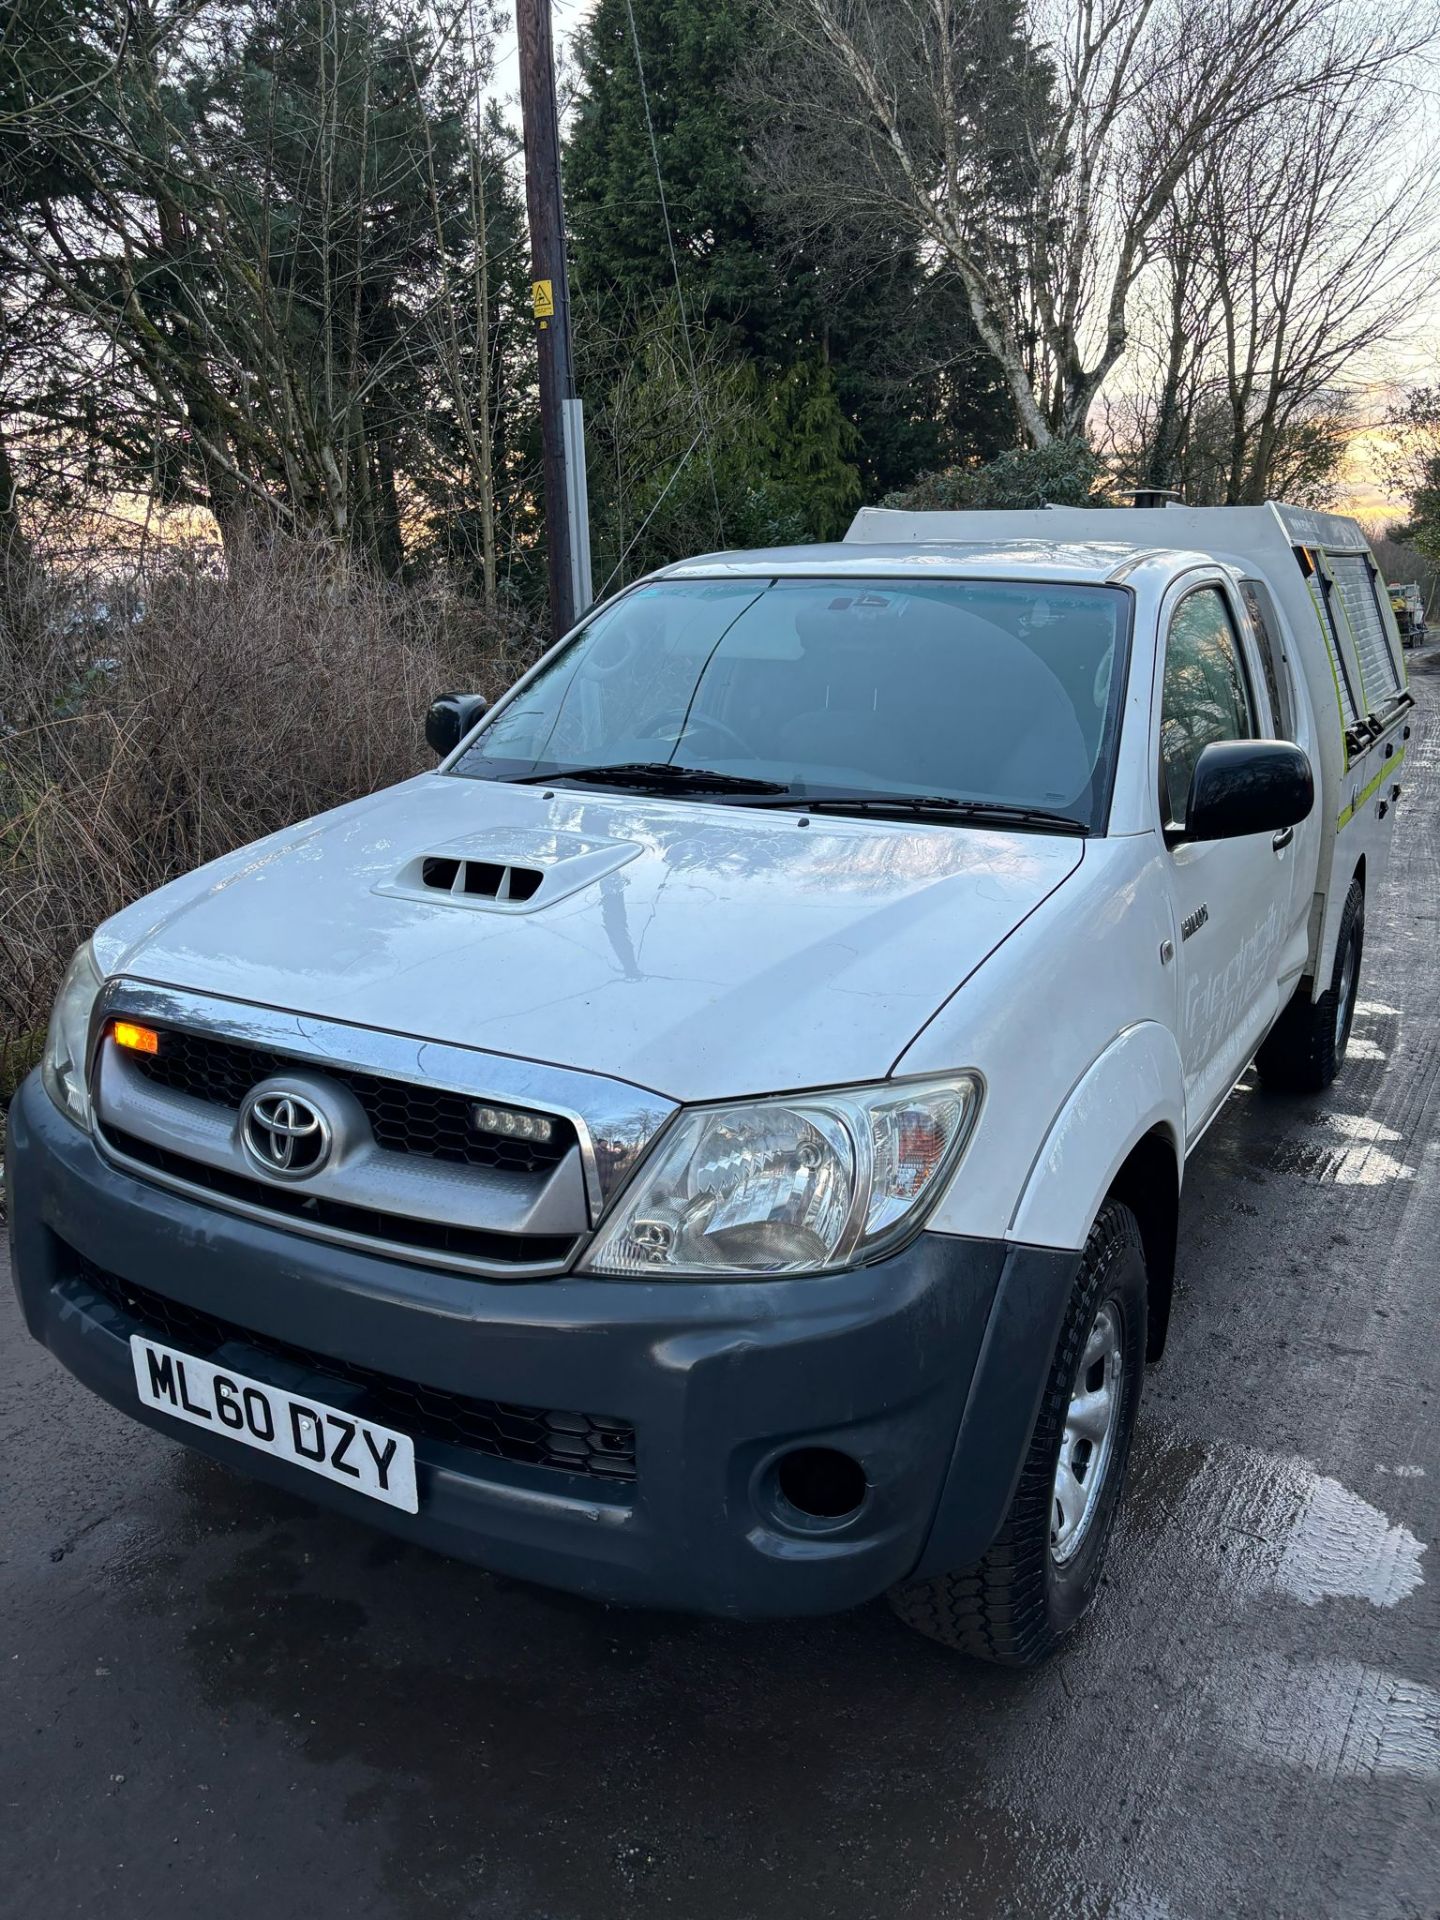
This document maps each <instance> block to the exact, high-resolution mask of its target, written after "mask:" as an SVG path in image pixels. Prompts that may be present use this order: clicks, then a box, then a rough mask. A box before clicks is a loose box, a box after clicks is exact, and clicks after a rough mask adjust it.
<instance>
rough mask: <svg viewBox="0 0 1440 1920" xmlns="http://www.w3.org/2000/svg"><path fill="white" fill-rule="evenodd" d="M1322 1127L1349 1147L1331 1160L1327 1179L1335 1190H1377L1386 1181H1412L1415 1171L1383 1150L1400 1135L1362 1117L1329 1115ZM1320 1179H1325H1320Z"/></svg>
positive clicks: (1356, 1115)
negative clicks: (1333, 1184) (1335, 1187)
mask: <svg viewBox="0 0 1440 1920" xmlns="http://www.w3.org/2000/svg"><path fill="white" fill-rule="evenodd" d="M1325 1120H1326V1125H1327V1126H1328V1127H1330V1129H1331V1130H1332V1131H1333V1132H1335V1133H1338V1134H1340V1135H1341V1136H1342V1138H1343V1139H1345V1140H1347V1141H1348V1142H1349V1143H1350V1144H1349V1145H1348V1146H1345V1147H1342V1148H1341V1149H1340V1150H1339V1151H1338V1152H1337V1153H1336V1154H1335V1156H1334V1159H1333V1163H1332V1165H1331V1167H1330V1170H1329V1173H1328V1178H1330V1179H1331V1180H1333V1181H1334V1182H1335V1184H1336V1186H1338V1187H1381V1186H1384V1185H1385V1183H1386V1182H1387V1181H1390V1180H1413V1179H1414V1178H1415V1169H1414V1168H1413V1167H1407V1166H1406V1164H1405V1162H1404V1161H1403V1160H1401V1159H1400V1158H1399V1157H1398V1156H1397V1155H1396V1154H1393V1153H1390V1152H1389V1151H1388V1150H1387V1149H1388V1148H1389V1147H1391V1146H1398V1145H1399V1144H1400V1142H1401V1140H1402V1139H1403V1137H1404V1136H1403V1135H1402V1134H1399V1133H1397V1132H1396V1131H1395V1129H1394V1128H1393V1127H1384V1126H1381V1124H1380V1122H1379V1121H1378V1120H1371V1119H1369V1118H1368V1117H1367V1116H1366V1115H1364V1114H1358V1113H1331V1114H1327V1115H1326V1117H1325ZM1323 1177H1327V1176H1324V1175H1322V1178H1323Z"/></svg>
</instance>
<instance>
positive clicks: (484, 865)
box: [420, 854, 545, 905]
mask: <svg viewBox="0 0 1440 1920" xmlns="http://www.w3.org/2000/svg"><path fill="white" fill-rule="evenodd" d="M544 878H545V875H544V873H543V872H542V871H541V869H540V868H538V867H502V866H497V865H496V864H495V862H494V861H493V860H451V859H447V858H446V857H445V856H444V855H442V854H431V855H430V856H429V858H428V859H425V860H422V861H421V862H420V880H421V884H422V885H423V886H427V887H433V888H434V889H435V891H436V892H437V893H459V894H464V895H466V896H467V897H468V898H470V899H475V900H498V901H500V902H501V904H502V905H508V904H509V903H510V902H511V901H512V900H530V899H533V898H534V896H535V894H536V893H537V892H538V891H539V888H540V883H541V881H542V880H543V879H544Z"/></svg>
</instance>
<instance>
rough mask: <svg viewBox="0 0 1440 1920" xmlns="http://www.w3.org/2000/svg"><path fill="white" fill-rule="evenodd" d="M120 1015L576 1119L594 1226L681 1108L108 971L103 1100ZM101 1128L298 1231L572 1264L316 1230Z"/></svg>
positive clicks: (652, 1096) (626, 1089)
mask: <svg viewBox="0 0 1440 1920" xmlns="http://www.w3.org/2000/svg"><path fill="white" fill-rule="evenodd" d="M117 1015H124V1016H126V1017H129V1018H134V1019H136V1020H139V1021H141V1022H145V1023H149V1024H153V1025H155V1026H157V1027H161V1028H164V1027H178V1028H184V1029H186V1030H189V1031H192V1032H196V1033H203V1034H208V1035H210V1036H212V1037H214V1038H216V1039H221V1040H227V1041H231V1042H234V1043H236V1044H238V1045H241V1046H247V1045H248V1046H251V1047H254V1048H256V1049H260V1050H263V1051H266V1052H274V1053H280V1054H283V1055H286V1056H289V1057H291V1058H293V1059H294V1060H295V1061H296V1062H297V1063H301V1062H303V1063H304V1064H305V1065H308V1066H313V1067H314V1068H315V1069H316V1070H317V1071H319V1072H322V1073H323V1071H324V1069H325V1067H326V1066H330V1067H332V1068H335V1069H337V1070H339V1071H343V1070H345V1069H347V1068H353V1069H360V1070H363V1071H364V1072H366V1073H370V1074H374V1075H377V1076H379V1077H381V1078H384V1079H390V1080H395V1081H397V1082H400V1083H403V1084H408V1085H411V1086H421V1087H431V1088H434V1089H436V1090H443V1091H445V1092H450V1093H458V1094H463V1095H465V1096H466V1097H467V1098H471V1099H474V1100H477V1101H486V1102H490V1103H493V1104H497V1105H508V1106H517V1107H524V1108H529V1109H532V1110H534V1111H538V1112H542V1113H551V1114H554V1115H556V1116H557V1117H559V1118H561V1119H564V1120H568V1121H569V1122H570V1124H571V1126H572V1127H573V1128H574V1130H575V1136H576V1140H577V1142H578V1145H579V1158H580V1163H581V1171H582V1174H583V1185H584V1198H585V1203H586V1208H587V1211H588V1215H589V1222H588V1224H589V1226H590V1227H591V1228H593V1227H594V1226H595V1225H596V1224H597V1223H598V1221H599V1219H600V1217H601V1215H602V1213H603V1212H604V1210H605V1207H606V1205H607V1204H608V1202H609V1200H610V1199H611V1198H613V1196H614V1194H615V1193H616V1192H617V1191H618V1189H619V1187H620V1186H621V1185H622V1183H623V1182H624V1181H625V1180H626V1178H627V1177H628V1176H629V1174H630V1172H631V1171H632V1170H633V1168H634V1166H635V1165H636V1163H637V1161H638V1160H639V1158H640V1156H641V1154H642V1153H644V1152H645V1150H646V1148H647V1147H648V1146H649V1145H650V1143H651V1142H652V1141H653V1140H654V1139H655V1137H656V1136H657V1135H658V1134H659V1133H660V1131H661V1130H662V1128H664V1126H665V1125H666V1124H667V1122H668V1121H669V1120H670V1118H671V1117H672V1115H673V1114H674V1113H675V1111H676V1103H675V1102H674V1101H671V1100H667V1099H665V1098H664V1097H663V1096H661V1095H659V1094H656V1093H653V1092H651V1091H649V1090H648V1089H646V1088H643V1087H636V1086H632V1085H631V1084H630V1083H628V1082H626V1081H620V1080H611V1079H608V1078H606V1077H605V1076H603V1075H600V1074H591V1073H583V1072H579V1071H576V1070H573V1069H569V1068H562V1067H554V1066H548V1065H545V1064H543V1063H540V1062H535V1061H528V1060H517V1059H515V1058H514V1057H513V1056H511V1055H508V1054H495V1053H485V1052H482V1051H481V1050H479V1049H478V1048H469V1047H459V1046H454V1045H450V1044H448V1043H445V1042H441V1041H435V1040H426V1039H424V1038H421V1037H419V1036H415V1035H405V1034H394V1033H385V1032H380V1031H377V1030H376V1029H374V1028H370V1027H355V1026H349V1025H347V1024H345V1023H344V1022H341V1021H336V1020H328V1019H321V1018H318V1017H316V1016H313V1015H309V1014H297V1013H289V1012H284V1011H281V1010H279V1009H276V1008H270V1007H257V1006H250V1005H246V1004H245V1003H243V1002H241V1001H236V1000H229V999H224V998H221V997H219V996H216V995H209V994H200V993H193V992H190V991H187V990H184V989H181V988H176V987H168V986H162V985H159V984H157V983H156V982H153V981H145V980H137V979H131V978H128V977H127V976H125V975H119V976H117V977H115V978H113V979H111V980H109V981H108V982H107V983H106V985H105V987H104V989H103V990H102V992H101V995H100V998H99V1000H98V1002H97V1004H96V1009H95V1019H94V1024H93V1025H92V1028H91V1043H92V1073H91V1091H92V1098H93V1097H94V1096H95V1094H96V1092H97V1091H98V1088H97V1085H96V1082H97V1078H98V1071H97V1069H98V1055H99V1044H98V1043H99V1039H100V1036H101V1034H102V1033H103V1031H104V1023H105V1022H106V1021H107V1020H110V1019H113V1018H115V1017H116V1016H117ZM97 1111H98V1110H97ZM96 1137H97V1141H98V1142H99V1143H100V1144H101V1146H102V1149H103V1150H104V1151H105V1153H106V1154H107V1156H108V1157H109V1158H110V1159H112V1160H114V1161H115V1162H116V1163H117V1164H120V1165H123V1166H124V1167H125V1169H126V1170H127V1171H128V1172H131V1173H134V1174H136V1175H137V1176H138V1177H141V1178H144V1179H146V1180H149V1181H151V1182H153V1183H155V1184H158V1185H162V1186H167V1187H171V1188H174V1189H177V1190H179V1191H183V1192H186V1193H188V1194H190V1195H193V1196H194V1197H197V1198H199V1199H202V1200H203V1201H204V1202H205V1203H206V1204H207V1205H211V1206H218V1207H224V1208H226V1209H227V1210H229V1211H232V1212H237V1213H242V1214H245V1215H247V1216H248V1217H253V1218H257V1219H261V1220H263V1221H265V1222H266V1223H267V1224H269V1225H273V1226H277V1227H279V1228H281V1229H283V1230H284V1231H287V1232H297V1233H307V1234H309V1235H310V1236H311V1237H313V1238H316V1239H323V1240H330V1241H336V1242H339V1243H341V1244H345V1245H354V1246H357V1247H359V1248H361V1249H362V1250H366V1251H370V1252H379V1253H385V1254H391V1255H394V1256H396V1257H399V1258H402V1259H405V1260H407V1261H409V1262H411V1263H412V1264H413V1263H416V1262H417V1261H418V1262H419V1263H421V1264H425V1265H436V1266H445V1267H449V1268H454V1269H458V1270H463V1271H468V1272H482V1273H493V1274H496V1275H497V1276H502V1277H507V1278H512V1279H517V1278H523V1277H526V1276H529V1275H535V1276H537V1277H538V1276H539V1275H541V1274H554V1273H557V1272H563V1271H564V1270H565V1268H566V1267H567V1266H568V1265H569V1264H570V1260H569V1259H567V1260H566V1261H564V1262H560V1263H553V1262H552V1263H550V1264H547V1265H545V1266H540V1267H537V1266H533V1265H522V1264H521V1263H518V1262H491V1261H487V1260H480V1259H477V1258H471V1257H466V1258H464V1259H461V1258H459V1257H457V1256H453V1255H444V1254H440V1253H438V1252H433V1253H432V1252H425V1253H421V1252H419V1251H417V1249H416V1248H415V1247H413V1246H411V1247H406V1246H403V1245H401V1244H399V1243H392V1242H389V1241H385V1240H381V1239H379V1238H373V1237H371V1236H369V1235H359V1234H351V1233H344V1232H342V1231H340V1230H339V1229H336V1228H317V1227H312V1226H310V1225H308V1223H305V1222H301V1221H297V1220H295V1219H294V1218H293V1217H292V1216H291V1215H289V1214H281V1213H279V1212H273V1211H270V1210H268V1209H266V1208H264V1207H261V1206H255V1207H252V1206H250V1205H248V1204H247V1203H245V1202H242V1201H240V1200H238V1199H235V1198H233V1197H230V1196H219V1195H217V1194H215V1193H214V1192H212V1191H210V1190H208V1189H206V1188H205V1187H203V1186H201V1185H199V1184H198V1183H191V1182H188V1181H184V1180H180V1179H177V1178H175V1177H174V1176H172V1175H170V1174H166V1173H162V1172H160V1171H159V1170H158V1169H156V1168H152V1167H147V1166H145V1165H144V1164H143V1163H141V1162H138V1161H132V1160H131V1159H130V1158H129V1156H127V1155H125V1154H124V1153H123V1152H121V1151H120V1150H119V1149H118V1148H117V1147H116V1146H115V1144H114V1143H113V1142H109V1141H106V1140H105V1139H104V1133H103V1124H102V1125H101V1126H100V1127H98V1128H97V1135H96ZM175 1144H176V1145H178V1144H179V1143H178V1142H176V1143H175ZM387 1157H388V1156H387ZM572 1164H573V1162H572ZM371 1204H372V1205H374V1206H375V1207H376V1208H377V1210H379V1209H380V1207H381V1206H382V1205H383V1202H382V1200H381V1198H380V1197H379V1196H377V1197H376V1198H375V1200H373V1201H372V1202H371ZM586 1237H587V1236H586V1235H585V1234H584V1233H582V1234H581V1235H580V1236H579V1237H578V1238H577V1241H576V1246H575V1249H572V1254H571V1258H573V1253H574V1251H576V1250H578V1248H579V1246H580V1245H581V1244H582V1243H583V1241H584V1239H585V1238H586Z"/></svg>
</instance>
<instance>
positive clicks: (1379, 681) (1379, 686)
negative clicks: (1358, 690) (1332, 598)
mask: <svg viewBox="0 0 1440 1920" xmlns="http://www.w3.org/2000/svg"><path fill="white" fill-rule="evenodd" d="M1329 560H1330V571H1331V572H1332V573H1333V574H1334V576H1335V584H1336V585H1337V586H1338V587H1339V589H1340V598H1341V600H1342V601H1343V603H1344V607H1345V618H1346V619H1347V620H1348V621H1349V622H1350V633H1351V636H1352V638H1353V639H1354V642H1355V652H1356V655H1357V657H1358V658H1359V661H1360V678H1361V681H1362V682H1363V685H1364V693H1365V704H1366V706H1367V707H1368V708H1369V710H1370V712H1371V713H1374V712H1377V711H1378V710H1379V708H1381V707H1383V706H1384V705H1385V704H1386V702H1387V701H1389V700H1393V699H1394V697H1395V695H1396V694H1397V693H1399V691H1400V673H1399V669H1398V668H1397V667H1396V665H1395V657H1394V655H1393V654H1392V653H1391V651H1390V641H1389V638H1388V636H1387V634H1386V632H1385V622H1384V619H1383V618H1382V616H1381V613H1380V603H1379V600H1378V599H1377V597H1376V592H1375V579H1376V575H1375V568H1374V566H1373V564H1372V562H1371V560H1370V558H1369V556H1368V554H1363V553H1332V554H1331V555H1330V556H1329Z"/></svg>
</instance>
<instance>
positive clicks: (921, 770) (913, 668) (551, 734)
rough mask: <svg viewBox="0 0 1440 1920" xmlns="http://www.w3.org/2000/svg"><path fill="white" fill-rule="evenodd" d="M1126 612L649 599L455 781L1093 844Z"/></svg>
mask: <svg viewBox="0 0 1440 1920" xmlns="http://www.w3.org/2000/svg"><path fill="white" fill-rule="evenodd" d="M1129 608H1130V598H1129V595H1128V594H1127V593H1126V592H1125V591H1123V590H1122V589H1118V588H1113V587H1087V586H1071V585H1064V584H1050V583H1020V582H1011V581H988V580H986V581H979V580H948V581H909V580H887V579H876V580H865V581H856V580H848V579H847V580H843V581H841V580H834V579H831V580H824V579H803V580H796V579H788V580H765V579H760V580H755V579H748V580H735V579H729V580H686V581H667V580H661V581H655V582H651V583H649V584H647V585H644V586H641V587H639V588H637V589H636V590H635V591H634V592H632V593H629V594H626V595H625V596H624V597H623V598H621V599H620V600H618V601H616V602H614V603H613V604H612V605H611V606H609V607H608V608H606V609H605V610H604V611H602V612H601V613H599V614H597V615H596V616H595V617H594V618H593V619H592V620H591V621H589V622H588V624H587V625H585V626H584V627H583V628H582V629H581V630H580V632H579V633H577V634H576V635H575V636H574V638H573V639H572V640H571V641H570V642H569V643H568V644H567V645H566V646H564V647H563V648H562V649H561V650H560V651H559V652H557V653H556V654H554V655H553V656H552V657H551V658H550V659H549V660H547V661H545V662H543V663H542V664H541V666H540V667H539V668H538V669H537V670H536V671H535V673H534V674H533V675H532V676H531V677H530V678H529V679H528V680H527V681H525V682H523V683H522V684H521V686H520V688H519V689H518V690H517V691H516V693H515V694H514V695H513V696H512V697H511V698H510V699H509V700H508V701H506V702H505V703H504V704H502V705H501V706H500V707H499V708H497V710H496V712H495V715H494V717H493V719H492V720H491V721H490V722H489V724H487V725H486V726H485V728H484V729H483V730H482V732H481V733H480V734H479V735H478V736H477V738H476V739H475V741H474V742H473V744H472V745H471V746H470V747H469V748H468V749H467V751H466V752H465V753H464V754H463V755H462V757H461V758H460V760H459V761H458V762H457V763H456V765H455V767H454V768H453V769H452V771H454V772H456V773H459V774H463V775H466V776H468V777H470V778H473V779H490V780H506V779H517V778H525V777H530V778H534V777H536V776H540V775H553V776H555V777H557V778H560V777H563V776H564V775H565V773H567V772H569V771H578V770H581V769H586V768H595V767H605V766H614V765H618V766H625V765H631V766H633V765H637V764H655V763H662V762H663V763H668V764H669V765H670V766H673V767H676V768H693V769H704V770H706V771H710V772H718V773H721V774H724V775H729V776H743V777H748V778H758V779H762V780H765V781H767V782H773V783H775V785H776V786H777V787H778V788H779V789H780V790H781V791H782V794H793V795H794V797H795V800H796V803H797V805H798V804H803V802H804V801H805V800H806V799H807V798H820V797H824V796H826V795H834V794H854V795H857V796H863V795H870V794H873V795H876V796H883V795H896V796H911V795H940V796H945V797H947V798H953V799H956V800H962V801H974V802H981V803H1000V804H1005V805H1008V806H1015V807H1031V808H1037V809H1045V810H1047V811H1049V812H1063V813H1066V814H1068V815H1070V816H1071V817H1073V818H1074V819H1075V820H1076V821H1077V823H1079V824H1081V825H1083V826H1085V827H1087V828H1089V829H1091V830H1099V829H1101V828H1103V825H1104V818H1105V812H1106V809H1107V808H1108V805H1109V796H1110V784H1111V778H1112V774H1113V762H1114V744H1115V734H1116V716H1117V711H1118V705H1119V698H1120V691H1121V687H1122V685H1123V681H1124V674H1125V665H1126V656H1127V645H1128V631H1129Z"/></svg>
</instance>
